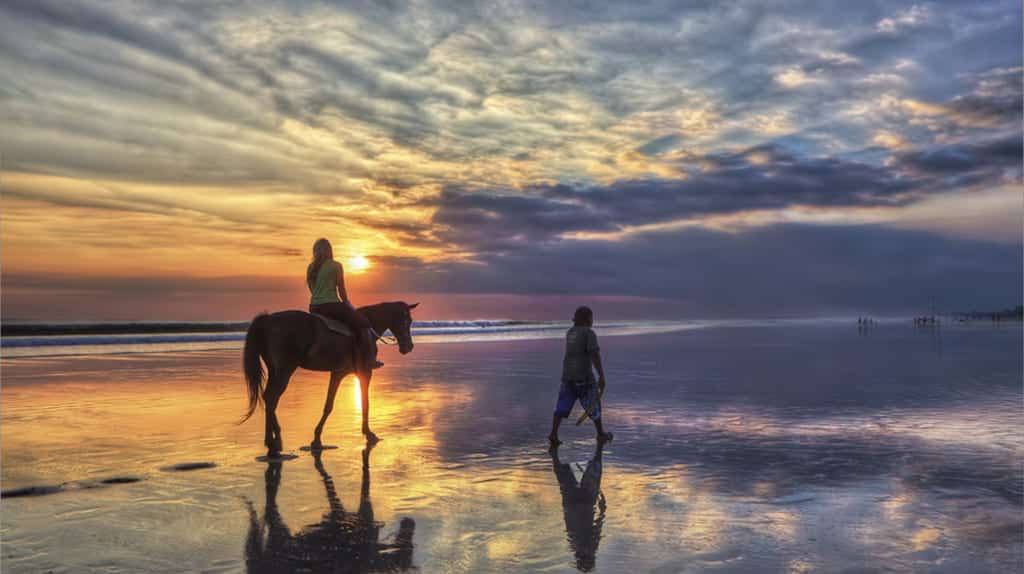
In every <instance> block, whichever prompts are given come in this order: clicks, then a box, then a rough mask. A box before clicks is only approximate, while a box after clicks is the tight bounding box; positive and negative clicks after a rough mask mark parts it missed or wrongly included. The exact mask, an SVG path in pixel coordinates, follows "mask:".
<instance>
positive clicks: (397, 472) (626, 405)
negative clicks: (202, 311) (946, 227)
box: [0, 325, 1024, 573]
mask: <svg viewBox="0 0 1024 574" xmlns="http://www.w3.org/2000/svg"><path fill="white" fill-rule="evenodd" d="M598 332H599V333H600V328H599V330H598ZM1021 343H1022V338H1021V333H1020V330H1019V328H1018V327H1011V328H1003V329H995V328H980V327H979V328H975V327H962V328H960V327H957V328H950V329H945V330H943V331H942V332H941V333H938V332H931V331H926V332H922V331H920V330H914V329H913V328H911V327H910V326H903V325H884V326H879V327H876V328H873V329H872V330H871V331H870V332H869V333H860V334H859V333H858V332H857V330H856V328H855V327H853V328H851V327H849V326H836V325H825V326H813V325H803V326H775V327H772V326H762V327H733V328H718V329H698V330H691V331H684V332H677V333H670V334H662V335H644V336H623V337H605V338H602V347H603V349H604V354H605V360H606V364H607V365H608V371H609V388H608V394H607V398H606V407H605V409H606V411H605V412H606V414H605V416H606V424H607V425H608V427H609V428H610V429H611V430H613V431H614V432H615V435H616V439H615V441H614V442H612V443H611V444H609V445H607V446H606V447H605V448H604V449H603V451H600V450H598V449H596V448H595V444H594V441H593V430H592V427H589V426H584V427H575V426H574V425H573V424H571V423H569V424H567V425H563V433H562V438H563V440H565V443H566V444H565V445H563V447H562V448H561V449H560V451H559V453H558V457H557V458H553V457H552V456H551V455H549V453H548V452H547V449H546V444H545V440H544V437H545V436H546V433H547V430H548V428H547V427H548V424H549V422H550V412H551V408H552V406H553V402H554V399H555V394H556V392H557V380H556V379H557V374H558V368H559V365H560V360H561V343H560V342H559V341H557V340H537V341H506V342H486V343H458V344H421V345H418V346H417V348H416V350H415V351H414V353H413V354H412V355H408V356H405V357H399V356H398V355H397V353H394V352H393V349H390V348H387V349H385V350H384V352H383V355H384V357H383V358H384V360H385V361H386V362H387V363H388V365H387V367H385V368H384V369H383V370H381V371H379V374H378V375H377V376H376V377H375V379H374V382H373V386H372V389H371V392H372V397H371V400H372V405H371V424H372V425H373V428H374V430H375V431H376V432H377V433H378V434H379V435H380V436H381V437H382V439H383V440H382V441H381V442H380V443H379V444H378V445H377V446H376V447H375V448H373V449H372V450H369V451H367V449H365V446H364V443H363V441H362V439H361V437H360V436H359V416H360V415H359V397H358V394H357V393H358V390H357V386H356V385H353V384H352V381H351V379H348V380H346V382H345V383H344V384H343V386H342V389H341V391H340V392H339V395H338V400H337V404H336V408H335V410H334V413H333V414H332V417H331V419H330V421H329V422H328V424H327V426H326V429H325V432H324V439H325V442H326V443H327V444H330V445H333V446H337V447H338V448H336V449H331V450H327V451H325V452H323V453H322V454H321V455H320V456H319V457H316V456H313V455H312V454H311V453H309V452H303V451H301V450H300V447H301V446H303V445H304V444H306V443H308V442H309V440H310V439H311V438H312V431H313V427H314V425H315V424H316V422H317V420H318V418H319V415H320V411H321V409H322V408H323V400H324V395H325V393H326V382H327V377H326V375H325V374H319V373H309V372H300V373H299V374H297V375H296V376H295V377H294V378H293V380H292V383H291V384H290V386H289V388H288V391H287V393H286V394H285V395H284V398H283V400H282V404H281V406H280V409H279V418H280V421H281V424H282V429H283V437H284V442H285V448H286V450H287V451H289V452H291V453H293V454H295V455H297V456H296V457H295V458H294V459H292V460H287V461H284V462H280V463H269V464H268V463H263V462H257V461H256V460H255V458H256V457H257V456H259V455H262V454H264V449H263V448H262V444H261V443H262V416H261V414H262V413H260V414H259V415H258V417H257V418H256V419H254V420H253V421H250V422H248V423H246V424H244V425H241V426H238V425H236V424H234V423H235V422H236V421H237V419H238V417H239V415H240V414H241V413H242V411H243V408H244V406H245V391H244V386H243V382H242V377H241V373H240V369H239V367H240V352H239V351H237V350H232V351H211V352H207V351H196V352H186V353H160V354H136V355H107V356H90V357H61V358H52V357H51V358H35V359H33V358H17V359H4V361H3V363H2V365H0V367H2V369H3V371H2V376H3V381H2V382H3V387H2V391H0V393H2V395H0V397H2V411H0V415H2V422H3V428H2V434H0V447H2V480H3V484H2V486H3V490H4V491H5V495H6V496H5V497H4V500H3V501H2V513H0V536H2V540H3V550H2V555H0V567H2V569H3V571H4V572H5V573H6V572H39V571H53V572H108V571H147V572H245V571H248V572H281V571H304V572H310V571H312V572H317V571H329V572H335V571H337V572H349V571H351V572H360V571H363V572H367V571H394V570H398V571H401V570H403V569H408V568H418V569H419V571H421V572H573V571H579V570H583V571H595V572H623V571H629V572H658V573H669V572H875V571H895V572H1013V571H1020V570H1021V568H1022V567H1024V548H1022V536H1024V524H1022V520H1021V511H1022V493H1024V490H1022V482H1021V481H1022V477H1021V464H1022V461H1024V456H1022V455H1024V438H1022V436H1021V434H1020V432H1019V429H1020V428H1021V423H1022V422H1024V416H1022V412H1021V408H1020V407H1021V401H1022V398H1024V393H1022V390H1021V386H1020V381H1021ZM11 494H15V495H17V496H10V495H11Z"/></svg>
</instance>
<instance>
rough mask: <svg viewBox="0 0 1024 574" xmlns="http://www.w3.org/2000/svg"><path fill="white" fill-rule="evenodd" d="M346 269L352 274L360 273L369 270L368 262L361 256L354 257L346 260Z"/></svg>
mask: <svg viewBox="0 0 1024 574" xmlns="http://www.w3.org/2000/svg"><path fill="white" fill-rule="evenodd" d="M348 268H349V270H350V271H352V272H353V273H362V272H363V271H366V270H367V269H369V268H370V260H369V259H367V258H366V257H364V256H362V255H356V256H355V257H352V258H351V259H349V260H348Z"/></svg>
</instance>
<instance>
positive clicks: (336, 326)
mask: <svg viewBox="0 0 1024 574" xmlns="http://www.w3.org/2000/svg"><path fill="white" fill-rule="evenodd" d="M310 315H312V316H314V317H316V318H317V319H320V320H321V321H323V322H324V325H326V326H327V328H328V329H329V330H331V331H334V332H335V333H337V334H339V335H344V336H346V337H352V336H354V335H355V333H353V332H352V329H351V328H349V326H348V325H346V324H344V323H342V322H341V321H339V320H337V319H332V318H330V317H328V316H326V315H321V314H319V313H310Z"/></svg>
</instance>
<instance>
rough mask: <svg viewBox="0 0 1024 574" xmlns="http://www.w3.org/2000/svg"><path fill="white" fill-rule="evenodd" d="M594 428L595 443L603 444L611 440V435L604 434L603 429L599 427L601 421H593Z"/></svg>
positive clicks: (608, 433)
mask: <svg viewBox="0 0 1024 574" xmlns="http://www.w3.org/2000/svg"><path fill="white" fill-rule="evenodd" d="M594 428H595V429H597V441H598V442H600V443H605V442H608V441H610V440H612V433H610V432H607V433H606V432H604V427H602V426H601V420H600V419H598V420H596V421H594Z"/></svg>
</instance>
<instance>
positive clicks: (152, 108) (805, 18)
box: [0, 0, 1024, 320]
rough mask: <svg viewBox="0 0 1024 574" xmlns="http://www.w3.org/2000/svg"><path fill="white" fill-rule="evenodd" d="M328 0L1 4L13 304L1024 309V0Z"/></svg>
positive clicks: (197, 310)
mask: <svg viewBox="0 0 1024 574" xmlns="http://www.w3.org/2000/svg"><path fill="white" fill-rule="evenodd" d="M300 5H301V4H296V5H294V6H292V5H291V4H287V5H281V4H277V3H261V2H256V3H251V4H246V5H245V6H244V7H237V6H234V5H223V6H222V5H219V4H217V5H211V6H208V7H207V8H206V9H204V10H203V11H202V12H201V14H200V13H198V12H197V13H192V12H190V11H188V10H183V9H180V7H176V6H175V5H173V4H159V3H158V4H148V3H142V4H134V3H132V4H129V5H126V6H123V7H120V8H117V9H115V8H113V7H111V6H109V5H108V4H105V3H100V2H93V1H90V0H70V1H68V2H42V3H33V2H14V3H5V4H4V5H3V6H0V37H3V38H4V42H3V46H0V69H3V70H4V71H6V72H7V74H5V77H7V78H8V79H9V81H8V83H7V84H8V85H7V87H5V88H3V89H2V90H0V102H2V103H3V105H2V111H0V113H2V118H3V121H4V129H3V130H2V132H0V153H2V154H3V157H2V169H3V174H2V177H0V181H2V187H3V190H2V191H3V193H2V194H0V209H2V212H3V226H2V227H0V242H2V243H3V250H2V262H0V263H2V265H3V269H4V273H3V291H4V295H5V296H4V298H3V313H4V315H5V316H6V317H12V318H18V319H41V318H49V319H65V320H74V319H81V318H85V317H86V316H87V315H88V316H93V315H94V316H96V317H101V318H102V317H107V318H110V317H115V316H118V317H119V316H122V315H128V314H132V313H133V314H132V315H131V316H132V317H133V318H134V319H138V320H150V319H157V318H185V317H189V318H193V319H204V318H209V319H213V318H215V317H213V316H211V314H212V315H216V318H222V317H221V315H220V314H221V313H223V314H229V315H230V316H231V317H233V318H245V317H249V316H251V315H252V314H253V313H256V312H258V311H261V310H263V309H266V308H268V307H270V306H276V305H283V306H299V307H301V306H302V305H303V304H304V299H305V298H306V296H307V293H305V292H304V290H303V289H304V287H303V282H302V279H301V277H302V274H303V271H304V269H305V266H306V264H307V263H308V257H309V250H310V247H311V245H312V243H313V241H314V240H315V239H316V238H318V237H324V236H328V237H331V239H332V241H335V242H336V249H337V251H338V256H339V261H341V262H342V263H343V264H344V265H345V266H346V269H347V270H348V271H350V273H351V275H352V282H353V284H352V286H351V287H352V292H353V297H355V298H356V299H357V300H359V301H367V302H369V301H372V300H375V299H378V298H380V297H385V296H392V297H393V296H396V295H397V296H399V297H402V298H409V299H416V298H422V297H425V296H431V295H433V296H436V297H439V298H442V299H443V300H444V301H445V302H446V303H447V304H448V305H449V306H450V308H453V309H458V308H460V307H461V308H468V305H470V299H471V298H474V297H475V298H481V297H491V298H495V297H496V298H497V299H495V300H496V301H498V303H497V304H495V305H493V306H492V307H491V308H490V309H488V310H486V311H485V312H484V314H485V315H492V316H495V315H500V316H508V311H507V309H506V307H507V305H506V304H505V303H504V302H503V301H507V300H505V299H501V297H509V296H539V297H555V296H558V297H562V296H566V295H572V296H575V297H576V298H587V297H591V296H603V297H645V298H649V299H651V300H654V301H660V303H656V304H655V306H652V307H650V308H648V309H647V310H646V311H644V312H645V313H646V314H648V315H650V316H661V315H662V314H663V313H664V309H661V308H660V307H661V306H665V305H668V306H673V308H676V309H678V310H679V313H681V314H682V315H687V316H690V315H700V314H705V315H720V314H723V313H728V314H740V315H751V314H753V315H764V314H773V313H775V312H776V311H777V310H778V308H779V307H785V308H786V309H789V310H792V311H794V312H800V313H817V312H820V311H824V310H837V309H838V310H843V309H845V310H850V309H857V308H862V307H872V308H875V307H879V308H885V309H889V310H892V311H904V310H908V309H912V308H916V306H918V305H919V303H918V301H919V299H920V293H922V292H923V291H926V290H928V289H930V288H931V287H930V286H932V285H937V284H942V285H944V294H943V298H944V300H942V301H939V302H938V304H940V305H942V306H947V307H950V308H959V307H964V306H971V305H974V304H975V303H973V302H974V301H975V300H977V299H979V298H980V299H984V300H985V301H991V302H992V303H993V304H994V305H1002V304H1008V303H1011V302H1014V301H1016V299H1018V298H1019V297H1018V294H1019V288H1018V287H1019V283H1020V280H1021V272H1020V266H1019V264H1018V263H1019V260H1020V256H1021V239H1020V238H1021V216H1022V214H1024V202H1022V198H1024V187H1022V186H1021V155H1022V148H1021V139H1022V133H1021V84H1022V82H1021V78H1022V67H1021V51H1022V45H1021V37H1022V30H1021V19H1022V18H1021V6H1020V4H1019V3H1009V2H1003V1H1002V0H986V1H984V2H981V3H980V4H979V3H962V4H959V5H957V4H953V5H949V6H943V7H942V8H941V9H939V8H938V7H935V6H932V5H931V4H920V3H916V2H903V1H897V2H888V3H884V5H881V4H878V5H876V4H863V5H862V4H858V3H833V4H830V5H820V4H803V3H789V2H782V3H778V4H772V6H771V7H770V8H766V7H762V8H758V7H756V5H757V4H756V3H752V4H749V5H748V4H743V3H741V4H739V5H736V6H732V5H729V6H724V5H721V4H719V3H710V4H696V5H692V6H686V7H676V6H667V5H666V6H662V5H653V6H649V7H646V8H643V9H640V8H636V7H633V6H632V5H630V4H622V5H616V4H614V3H608V4H602V5H601V6H600V7H598V8H594V7H587V8H582V7H574V6H571V5H562V3H550V4H548V5H544V4H539V5H536V4H523V5H518V4H517V3H515V2H513V3H511V4H507V3H501V4H494V5H492V6H490V7H488V8H486V9H484V8H481V9H479V10H465V11H462V10H457V9H455V8H454V7H452V6H445V5H440V4H439V5H433V3H431V2H428V3H427V4H425V5H420V4H415V5H400V6H385V5H381V6H379V7H377V8H375V9H373V10H369V9H367V10H361V9H360V10H357V9H350V8H346V7H344V6H335V5H320V4H315V5H310V6H304V5H303V6H304V7H302V8H301V9H300V8H298V6H300ZM44 37H45V38H47V42H48V44H47V45H48V48H47V50H46V51H45V53H40V52H39V51H38V47H39V38H44ZM181 126H188V128H187V129H182V127H181ZM996 196H998V197H996ZM977 197H985V198H988V199H986V201H981V202H977V201H975V198H977ZM992 198H995V199H992ZM794 213H796V214H813V218H811V220H809V219H808V218H806V217H793V215H792V214H794ZM866 213H869V214H870V217H865V214H866ZM964 214H967V215H964ZM723 222H725V223H723ZM339 230H341V231H339ZM352 245H357V246H358V249H359V251H358V252H355V253H353V252H352V251H347V250H348V249H350V248H351V247H347V246H352ZM878 245H886V246H888V245H901V246H904V247H903V248H901V249H894V250H891V251H889V250H882V251H880V250H879V249H878V248H877V246H878ZM669 246H671V248H669ZM839 246H842V247H839ZM908 246H910V247H908ZM907 249H910V251H907ZM712 252H713V253H715V254H716V256H715V257H708V256H707V253H712ZM369 253H372V261H371V259H370V258H369V257H368V256H367V254H369ZM41 254H42V255H41ZM55 260H57V261H60V262H61V263H60V271H61V272H60V279H59V280H57V281H50V280H48V279H47V278H48V277H52V276H53V263H52V262H53V261H55ZM938 260H941V261H942V265H941V266H936V265H934V264H933V263H932V262H933V261H938ZM740 261H745V262H752V263H757V264H759V265H760V264H763V265H764V269H754V268H748V267H744V266H738V265H737V262H740ZM981 262H984V263H981ZM978 266H981V268H983V269H984V270H985V274H986V276H985V277H984V278H983V280H981V281H980V282H979V281H971V282H967V281H964V280H962V278H964V277H968V276H971V275H972V274H973V273H975V271H976V268H977V267H978ZM837 267H838V268H843V269H847V270H848V271H849V273H848V277H847V280H845V281H844V282H842V284H841V287H835V286H834V285H833V282H832V279H830V277H834V273H833V271H834V269H835V268H837ZM936 270H941V271H938V272H940V273H941V276H935V275H934V274H935V273H936V272H937V271H936ZM595 276H599V277H601V280H600V281H595V280H591V278H593V277H595ZM694 276H700V277H701V278H702V279H701V280H700V281H693V280H692V278H693V277H694ZM751 276H758V277H759V278H760V280H759V281H755V282H752V281H750V277H751ZM765 281H767V284H763V283H764V282H765ZM755 284H757V287H754V285H755ZM979 284H983V285H986V286H987V287H986V290H985V292H984V293H982V292H979V291H978V290H977V288H976V286H977V285H979ZM765 290H768V291H770V292H771V293H772V295H771V296H765V295H766V293H765ZM795 293H800V295H799V296H797V295H795ZM72 297H73V298H75V302H76V304H75V308H77V309H80V311H78V312H76V313H75V314H72V315H71V316H69V315H68V314H67V313H66V312H65V311H64V310H63V307H62V305H63V304H64V302H67V301H70V298H72ZM218 297H224V298H225V300H224V301H218V300H216V299H217V298H218ZM772 301H774V302H772ZM68 305H69V306H70V303H68ZM437 309H438V307H436V306H434V307H432V308H431V307H425V308H424V310H423V312H424V313H428V314H429V313H433V312H436V310H437ZM218 310H220V311H218ZM620 311H621V312H623V313H625V312H626V310H625V309H620ZM631 312H632V311H631ZM674 313H675V312H674ZM457 314H458V313H457Z"/></svg>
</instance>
